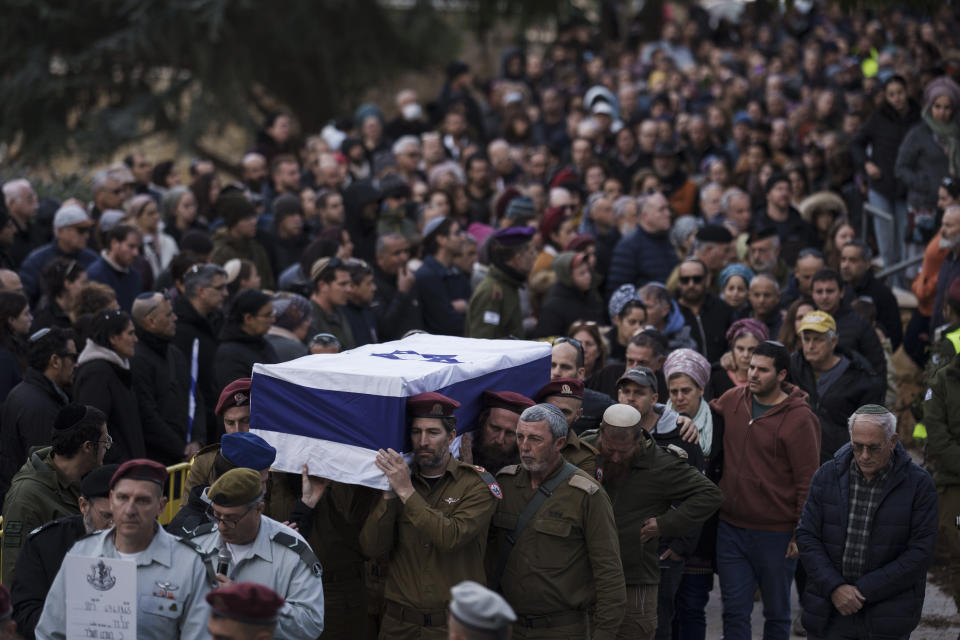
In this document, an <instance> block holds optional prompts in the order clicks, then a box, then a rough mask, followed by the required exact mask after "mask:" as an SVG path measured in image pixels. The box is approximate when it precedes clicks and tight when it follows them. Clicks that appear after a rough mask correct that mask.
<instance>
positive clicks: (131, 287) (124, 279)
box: [87, 252, 143, 313]
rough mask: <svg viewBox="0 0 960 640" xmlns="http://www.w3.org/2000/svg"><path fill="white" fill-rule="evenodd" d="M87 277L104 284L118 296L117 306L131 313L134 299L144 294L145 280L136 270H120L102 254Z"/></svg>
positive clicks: (89, 270)
mask: <svg viewBox="0 0 960 640" xmlns="http://www.w3.org/2000/svg"><path fill="white" fill-rule="evenodd" d="M87 277H88V278H90V280H92V281H93V282H102V283H103V284H105V285H107V286H108V287H110V288H111V289H113V290H114V292H115V293H116V294H117V304H119V305H120V308H121V309H123V310H124V311H126V312H127V313H129V312H130V308H131V307H132V306H133V301H134V299H135V298H136V297H137V296H138V295H140V293H142V292H143V280H142V279H141V278H140V274H139V273H138V272H137V270H136V269H134V268H132V267H131V268H128V269H126V270H124V269H119V268H118V267H117V266H116V264H115V263H113V261H111V260H109V259H108V258H107V257H106V252H101V255H100V257H99V258H98V259H97V261H96V262H94V263H93V264H91V265H90V266H89V267H87Z"/></svg>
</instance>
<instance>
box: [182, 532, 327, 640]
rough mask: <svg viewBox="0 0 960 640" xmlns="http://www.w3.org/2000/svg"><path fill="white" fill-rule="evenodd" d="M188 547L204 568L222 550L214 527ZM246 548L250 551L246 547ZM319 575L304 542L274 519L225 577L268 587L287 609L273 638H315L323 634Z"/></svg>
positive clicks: (278, 621) (236, 560) (295, 533)
mask: <svg viewBox="0 0 960 640" xmlns="http://www.w3.org/2000/svg"><path fill="white" fill-rule="evenodd" d="M198 533H199V534H200V535H198V536H197V537H195V538H192V541H193V542H194V543H195V544H196V545H197V546H198V547H200V549H201V550H202V551H203V553H204V555H205V556H206V557H207V558H208V562H211V563H215V562H216V561H217V551H218V550H219V549H220V548H222V547H223V546H224V542H223V540H222V539H221V538H220V532H219V531H217V525H216V524H213V523H211V524H209V525H206V526H204V527H201V528H200V529H199V531H198ZM244 546H245V547H247V546H248V545H244ZM321 574H322V569H321V566H320V563H319V562H318V561H317V558H316V556H315V555H314V554H313V551H312V550H311V549H310V545H308V544H307V542H306V540H304V539H303V537H302V536H301V535H300V534H299V533H297V532H296V531H294V530H293V529H291V528H290V527H288V526H286V525H283V524H280V523H279V522H277V521H276V520H273V519H272V518H268V517H266V516H261V517H260V529H259V531H257V537H256V538H255V539H254V540H253V542H252V543H250V545H249V547H248V549H247V551H246V552H245V554H244V557H242V558H239V559H238V558H237V557H234V558H233V559H232V560H231V562H230V566H229V569H227V577H228V578H230V579H231V580H233V581H234V582H255V583H257V584H262V585H265V586H267V587H270V588H271V589H273V590H274V591H276V592H277V593H279V594H280V595H281V596H283V598H284V600H286V603H285V604H284V605H283V608H282V609H281V610H280V615H279V617H278V620H277V630H276V633H275V636H274V637H276V638H305V639H306V638H317V637H319V636H320V634H321V633H322V632H323V584H322V582H321Z"/></svg>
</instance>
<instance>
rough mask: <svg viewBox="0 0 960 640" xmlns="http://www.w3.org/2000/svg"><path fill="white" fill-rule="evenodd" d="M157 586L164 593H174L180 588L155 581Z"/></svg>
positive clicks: (168, 583) (169, 583)
mask: <svg viewBox="0 0 960 640" xmlns="http://www.w3.org/2000/svg"><path fill="white" fill-rule="evenodd" d="M156 584H157V586H158V587H160V588H161V589H163V590H164V591H176V590H177V589H179V588H180V585H178V584H173V583H172V582H160V581H159V580H157V583H156Z"/></svg>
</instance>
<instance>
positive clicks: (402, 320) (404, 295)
mask: <svg viewBox="0 0 960 640" xmlns="http://www.w3.org/2000/svg"><path fill="white" fill-rule="evenodd" d="M409 259H410V243H409V242H407V239H406V238H404V237H403V236H402V235H400V234H399V233H387V234H384V235H382V236H380V237H379V238H377V262H376V264H375V265H374V266H373V281H374V283H376V285H377V290H376V291H375V292H374V294H373V303H372V304H371V305H370V307H371V308H372V309H373V314H374V315H375V316H376V318H377V336H379V338H380V341H381V342H389V341H390V340H398V339H400V338H402V337H403V335H404V334H405V333H407V332H408V331H412V330H414V329H423V313H422V311H421V309H420V301H419V300H418V299H417V283H416V277H415V276H414V275H413V274H412V273H411V272H410V270H409V269H407V260H409Z"/></svg>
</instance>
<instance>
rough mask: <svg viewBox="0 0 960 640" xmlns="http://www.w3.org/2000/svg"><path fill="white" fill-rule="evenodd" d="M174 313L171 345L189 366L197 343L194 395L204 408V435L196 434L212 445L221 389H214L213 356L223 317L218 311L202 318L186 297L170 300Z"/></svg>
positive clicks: (218, 342) (215, 383)
mask: <svg viewBox="0 0 960 640" xmlns="http://www.w3.org/2000/svg"><path fill="white" fill-rule="evenodd" d="M173 311H174V313H176V314H177V333H176V334H175V335H174V336H173V344H175V345H176V346H177V348H178V349H180V352H181V353H183V355H184V356H185V357H186V359H187V366H188V367H189V366H190V361H191V358H192V357H193V341H194V340H197V342H198V349H197V393H198V394H199V396H200V397H202V398H203V404H204V408H205V420H204V424H206V426H207V433H206V435H205V436H204V434H203V433H198V434H197V438H198V439H199V440H201V441H204V442H212V441H213V440H214V439H215V437H216V425H217V419H216V416H215V415H214V413H213V410H214V408H215V407H216V406H217V400H219V398H220V391H221V390H222V387H218V386H217V381H216V375H215V374H214V369H213V365H214V359H213V358H214V355H215V354H216V352H217V347H219V346H220V340H219V339H218V336H219V335H220V327H221V326H222V324H223V316H222V315H220V313H219V312H217V313H212V314H210V315H209V316H207V317H203V316H201V315H200V313H199V312H198V311H197V309H196V307H194V306H193V305H192V304H191V303H190V301H189V300H188V299H187V297H186V296H182V295H181V296H177V297H176V298H175V299H174V300H173Z"/></svg>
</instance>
